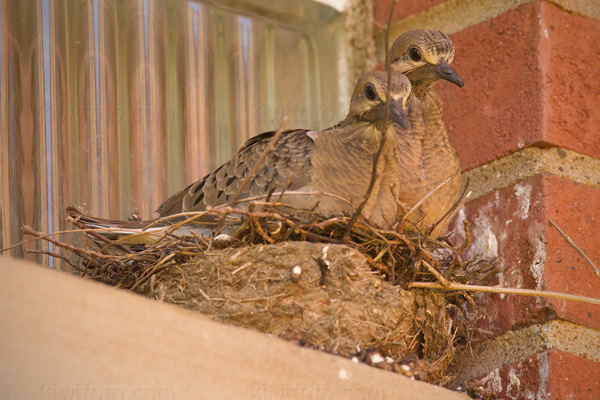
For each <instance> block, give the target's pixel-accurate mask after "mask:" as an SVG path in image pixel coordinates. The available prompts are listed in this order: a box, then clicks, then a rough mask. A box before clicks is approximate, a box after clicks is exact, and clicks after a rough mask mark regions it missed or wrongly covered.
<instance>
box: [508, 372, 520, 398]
mask: <svg viewBox="0 0 600 400" xmlns="http://www.w3.org/2000/svg"><path fill="white" fill-rule="evenodd" d="M520 394H521V380H520V379H519V377H518V376H517V374H516V373H515V371H514V370H513V369H512V368H511V369H510V371H508V383H507V384H506V396H507V397H509V398H511V399H516V398H517V397H518V396H519V395H520Z"/></svg>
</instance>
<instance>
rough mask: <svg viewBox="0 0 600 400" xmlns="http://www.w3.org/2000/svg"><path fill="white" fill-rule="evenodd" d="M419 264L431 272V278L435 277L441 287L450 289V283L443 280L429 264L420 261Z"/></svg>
mask: <svg viewBox="0 0 600 400" xmlns="http://www.w3.org/2000/svg"><path fill="white" fill-rule="evenodd" d="M421 264H423V265H424V266H425V268H427V270H428V271H429V272H431V273H432V274H433V276H435V278H436V279H437V280H438V281H439V282H440V284H441V285H442V286H444V287H450V285H451V283H450V282H449V281H448V280H447V279H446V278H444V277H443V276H442V274H440V273H439V272H438V271H437V270H436V269H435V268H434V267H433V266H432V265H431V264H429V263H428V262H427V261H425V260H421Z"/></svg>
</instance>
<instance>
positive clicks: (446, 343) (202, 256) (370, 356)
mask: <svg viewBox="0 0 600 400" xmlns="http://www.w3.org/2000/svg"><path fill="white" fill-rule="evenodd" d="M207 213H213V214H215V215H216V216H218V217H220V219H221V220H224V217H225V216H227V217H231V216H232V215H235V216H237V217H239V218H241V224H238V225H237V228H235V229H233V230H231V231H230V232H231V234H227V235H225V234H220V235H217V236H215V238H214V239H212V238H205V237H201V236H197V235H194V236H189V237H184V238H177V237H174V236H172V235H171V234H170V231H172V229H171V230H167V231H165V232H163V233H162V234H161V235H160V236H159V237H158V240H156V241H154V242H153V243H151V244H134V245H127V244H124V243H122V242H119V241H112V240H110V239H108V238H107V237H106V236H104V235H103V233H102V232H101V231H98V230H93V229H89V228H88V227H87V226H85V225H83V224H82V223H81V222H80V221H78V220H77V219H72V218H71V222H73V223H74V224H76V225H77V226H78V228H79V229H78V230H77V231H79V232H85V233H86V235H84V239H83V242H82V244H80V245H77V246H75V245H72V244H67V243H64V242H61V241H58V240H56V239H53V238H50V237H49V236H47V235H44V234H40V233H37V232H35V231H33V230H31V229H30V228H25V231H26V233H29V234H33V235H38V236H39V237H41V238H43V239H47V240H50V241H52V242H53V243H54V244H55V245H57V246H59V247H62V248H63V249H67V250H68V251H69V252H70V253H74V254H75V255H76V256H77V257H75V258H76V259H77V261H76V262H73V261H72V260H73V257H71V261H70V262H69V263H70V264H71V265H72V266H73V267H74V268H75V270H76V271H77V273H79V274H81V275H85V276H87V277H89V278H91V279H93V280H96V281H100V282H103V283H106V284H109V285H112V286H116V287H121V288H124V289H128V290H131V291H134V292H136V293H139V294H142V295H144V296H148V297H151V298H154V299H157V300H158V301H161V302H167V303H173V304H177V305H179V306H182V307H185V308H187V309H190V310H194V311H198V312H201V313H202V314H205V315H207V316H209V317H211V318H212V319H214V320H217V321H221V322H225V323H229V324H233V325H237V326H242V327H247V328H252V329H256V330H258V331H261V332H264V333H267V334H270V335H274V336H277V337H280V338H284V339H288V340H293V341H296V342H298V343H300V344H302V345H305V346H309V347H313V348H317V349H321V350H324V351H327V352H330V353H333V354H338V355H341V356H344V357H353V358H355V359H357V360H358V361H365V362H367V363H369V364H372V365H375V366H377V367H381V368H385V369H388V370H392V371H397V372H399V373H402V374H405V375H408V376H413V377H415V378H417V379H422V380H426V381H428V382H432V383H437V384H444V383H446V382H448V381H449V378H450V377H449V376H448V374H447V367H448V366H449V364H450V362H451V361H452V357H453V355H454V352H455V346H456V344H457V342H458V341H460V340H466V339H467V338H468V337H470V332H471V331H470V329H471V328H470V326H471V324H470V323H469V320H468V319H467V318H466V311H465V310H466V309H472V308H473V306H474V303H473V301H472V299H471V298H470V297H469V295H468V294H466V293H465V292H460V291H451V292H437V291H433V290H430V289H418V288H411V285H412V284H413V282H415V281H419V282H434V281H438V280H440V279H444V280H448V281H452V282H460V283H479V282H481V281H482V280H483V279H485V278H486V277H487V276H489V275H490V274H491V273H493V272H494V267H493V262H492V261H491V260H482V259H472V260H470V261H464V260H462V259H461V257H460V254H461V253H462V251H463V250H464V247H466V245H468V243H465V245H463V247H462V248H457V247H455V246H453V245H452V244H450V242H449V241H448V240H447V238H435V239H434V238H430V237H427V236H426V235H425V236H424V235H422V234H420V233H418V232H415V231H412V232H404V233H403V232H400V233H399V232H397V231H391V230H382V229H378V228H376V227H373V226H370V225H367V224H366V223H364V222H354V223H352V224H349V220H350V218H347V217H336V218H325V217H322V216H319V215H316V214H311V213H307V214H304V215H301V216H298V214H297V213H292V212H286V210H282V209H281V208H278V209H275V208H272V209H264V208H263V209H262V210H261V211H253V209H252V207H251V209H250V211H243V210H239V209H234V208H222V209H215V210H212V211H208V212H204V213H195V214H194V213H192V214H188V215H187V216H188V217H189V218H188V222H189V220H191V219H193V218H196V217H199V216H202V215H206V214H207ZM181 223H183V222H181ZM181 223H180V224H181ZM349 226H350V228H349ZM467 231H468V229H467ZM90 238H91V239H92V240H90ZM63 258H65V257H64V256H63Z"/></svg>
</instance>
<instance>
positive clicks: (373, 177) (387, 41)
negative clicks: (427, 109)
mask: <svg viewBox="0 0 600 400" xmlns="http://www.w3.org/2000/svg"><path fill="white" fill-rule="evenodd" d="M396 3H397V0H392V6H391V7H390V14H389V18H388V24H387V27H386V29H385V69H386V71H387V87H386V89H385V97H386V99H385V112H384V114H383V124H382V125H381V141H380V142H379V148H378V149H377V152H376V153H375V154H374V155H373V169H372V170H371V181H370V182H369V187H368V188H367V192H366V193H365V196H364V197H363V199H362V201H361V202H360V204H359V206H358V208H357V209H356V211H354V213H353V214H352V218H350V221H349V222H348V227H347V228H346V231H345V232H344V234H343V235H342V241H346V240H348V236H349V235H350V232H351V231H352V225H354V223H355V222H356V220H357V219H358V217H359V216H360V214H361V213H362V210H363V208H365V205H366V204H367V201H369V198H370V197H371V192H373V187H375V181H376V180H377V164H378V163H379V158H380V156H381V153H383V146H384V144H385V139H386V131H387V121H388V118H389V115H390V97H391V96H390V93H391V92H392V70H391V69H390V50H389V44H390V27H391V25H392V16H393V15H394V8H395V7H396Z"/></svg>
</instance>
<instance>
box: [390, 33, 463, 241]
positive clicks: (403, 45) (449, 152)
mask: <svg viewBox="0 0 600 400" xmlns="http://www.w3.org/2000/svg"><path fill="white" fill-rule="evenodd" d="M389 56H390V61H391V68H392V70H393V71H395V72H397V73H402V74H404V75H406V77H407V78H408V79H409V80H410V83H411V86H412V90H411V95H410V97H409V99H408V105H407V106H408V111H407V112H408V117H409V123H410V128H409V129H408V130H403V129H399V130H398V144H399V149H398V151H399V153H400V157H401V159H402V164H403V168H402V169H401V170H400V173H399V175H398V186H399V188H400V191H399V198H398V199H399V201H401V202H403V203H404V204H406V205H407V206H408V209H412V208H414V207H415V205H416V204H417V203H418V202H419V201H420V200H422V199H424V198H425V200H424V201H422V203H421V204H420V206H419V207H417V208H415V209H414V211H413V212H411V213H410V215H408V216H407V220H409V221H411V222H412V223H413V224H415V225H416V227H417V228H418V229H419V230H421V231H424V230H425V229H427V227H428V226H433V225H434V224H437V225H435V228H434V230H433V231H432V232H431V233H432V235H438V236H439V235H442V234H444V233H445V232H446V230H447V225H448V221H447V220H443V221H442V220H441V219H442V218H444V217H445V216H447V213H448V211H449V210H450V209H451V207H452V205H453V204H454V202H455V201H456V199H457V196H458V191H459V188H460V174H461V169H460V163H459V160H458V157H457V155H456V151H455V150H454V148H453V147H452V144H451V143H450V140H449V139H448V135H447V133H446V127H445V125H444V120H443V118H442V100H441V99H440V97H439V96H438V94H437V93H436V91H435V90H434V89H433V87H432V85H433V84H434V83H435V82H437V81H438V80H439V79H444V80H447V81H449V82H452V83H454V84H455V85H457V86H459V87H461V88H462V87H463V86H464V85H463V81H462V79H461V78H460V76H459V75H458V73H457V72H456V70H455V69H454V68H452V67H450V65H449V64H450V63H451V62H452V61H453V59H454V44H453V43H452V40H451V39H450V38H449V37H448V36H447V35H445V34H444V33H442V32H440V31H433V30H413V31H408V32H405V33H404V34H402V35H400V36H399V37H398V38H397V39H396V40H395V42H394V43H393V45H392V46H391V48H390V51H389Z"/></svg>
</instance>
